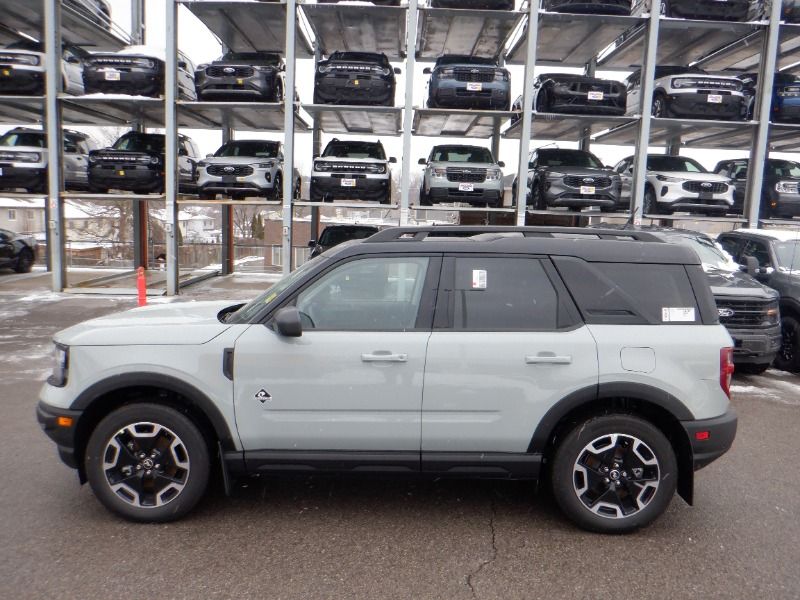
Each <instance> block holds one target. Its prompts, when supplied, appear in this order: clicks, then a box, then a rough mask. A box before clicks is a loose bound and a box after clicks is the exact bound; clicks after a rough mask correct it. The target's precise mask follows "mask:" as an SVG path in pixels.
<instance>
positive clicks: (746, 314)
mask: <svg viewBox="0 0 800 600" xmlns="http://www.w3.org/2000/svg"><path fill="white" fill-rule="evenodd" d="M777 309H778V303H777V301H775V300H766V301H759V300H752V299H750V300H737V299H729V298H725V299H717V310H718V311H720V312H723V311H726V310H729V311H733V315H730V316H722V315H720V317H719V322H720V323H722V324H723V325H725V326H727V327H772V326H774V325H775V324H776V323H777V320H776V318H774V317H771V316H769V315H768V314H767V311H770V310H773V311H776V310H777Z"/></svg>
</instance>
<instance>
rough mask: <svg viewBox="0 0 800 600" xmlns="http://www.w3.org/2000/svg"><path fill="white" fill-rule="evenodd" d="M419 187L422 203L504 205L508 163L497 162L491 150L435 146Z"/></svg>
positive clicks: (422, 163)
mask: <svg viewBox="0 0 800 600" xmlns="http://www.w3.org/2000/svg"><path fill="white" fill-rule="evenodd" d="M419 164H421V165H425V171H424V173H423V174H422V182H421V183H420V187H419V203H420V205H421V206H431V205H433V204H437V203H439V202H465V203H467V204H480V205H484V206H489V205H491V206H501V205H502V204H503V192H504V190H505V186H504V185H503V171H501V168H502V167H505V163H503V162H501V161H495V158H494V156H492V152H491V150H489V149H487V148H483V147H481V146H462V145H457V146H455V145H447V146H434V147H433V150H431V153H430V154H429V155H428V158H427V160H426V159H424V158H420V159H419Z"/></svg>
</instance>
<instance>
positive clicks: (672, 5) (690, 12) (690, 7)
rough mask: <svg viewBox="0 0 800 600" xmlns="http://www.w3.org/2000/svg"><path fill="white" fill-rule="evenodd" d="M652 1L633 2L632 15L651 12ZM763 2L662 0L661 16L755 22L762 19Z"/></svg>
mask: <svg viewBox="0 0 800 600" xmlns="http://www.w3.org/2000/svg"><path fill="white" fill-rule="evenodd" d="M650 4H651V0H633V5H632V7H631V14H632V15H634V16H641V15H643V14H645V13H649V12H650ZM762 12H763V2H762V1H761V0H725V1H723V2H720V0H662V1H661V14H662V15H664V16H665V17H677V18H679V19H710V20H715V21H755V20H757V19H760V18H761V15H762Z"/></svg>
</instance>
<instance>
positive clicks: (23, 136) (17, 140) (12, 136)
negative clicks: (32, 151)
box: [0, 131, 45, 148]
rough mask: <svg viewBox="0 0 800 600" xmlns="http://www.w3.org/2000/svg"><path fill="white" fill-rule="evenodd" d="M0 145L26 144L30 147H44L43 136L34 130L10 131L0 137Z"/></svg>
mask: <svg viewBox="0 0 800 600" xmlns="http://www.w3.org/2000/svg"><path fill="white" fill-rule="evenodd" d="M0 146H3V147H14V146H27V147H32V148H44V147H45V137H44V135H43V134H41V133H35V132H30V133H29V132H21V133H18V132H13V131H10V132H8V133H7V134H5V135H4V136H3V137H0Z"/></svg>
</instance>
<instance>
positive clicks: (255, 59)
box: [194, 52, 286, 102]
mask: <svg viewBox="0 0 800 600" xmlns="http://www.w3.org/2000/svg"><path fill="white" fill-rule="evenodd" d="M285 70H286V64H285V63H284V60H283V58H282V57H281V56H280V55H279V54H276V53H274V52H227V53H225V54H224V55H223V56H221V57H220V58H218V59H217V60H215V61H213V62H211V63H209V64H202V65H198V66H197V69H195V72H194V83H195V87H196V89H197V98H198V100H259V101H262V102H282V101H283V93H284V77H283V72H284V71H285Z"/></svg>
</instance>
